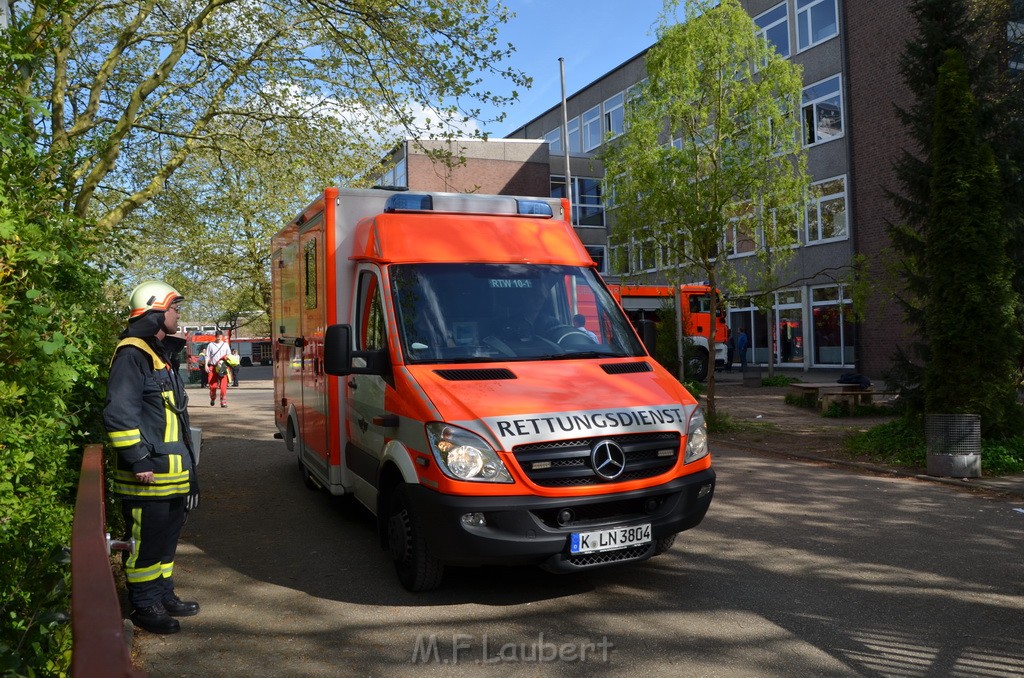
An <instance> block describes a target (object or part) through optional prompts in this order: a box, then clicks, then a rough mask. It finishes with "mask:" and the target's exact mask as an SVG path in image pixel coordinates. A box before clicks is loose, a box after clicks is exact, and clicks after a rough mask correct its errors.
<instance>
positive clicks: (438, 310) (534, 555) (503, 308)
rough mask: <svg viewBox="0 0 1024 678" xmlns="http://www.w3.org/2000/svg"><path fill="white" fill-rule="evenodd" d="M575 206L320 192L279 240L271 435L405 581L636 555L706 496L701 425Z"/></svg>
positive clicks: (416, 587)
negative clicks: (354, 507)
mask: <svg viewBox="0 0 1024 678" xmlns="http://www.w3.org/2000/svg"><path fill="white" fill-rule="evenodd" d="M568 210H569V205H568V203H567V202H566V201H564V200H560V199H553V198H518V197H511V196H485V195H462V194H453V193H414V192H396V191H388V190H378V189H368V190H350V189H336V188H329V189H327V190H326V191H325V192H324V193H323V194H322V195H320V196H318V197H317V198H316V199H315V200H314V201H313V202H312V203H311V204H310V205H309V206H308V207H307V208H306V209H305V210H303V211H302V212H301V213H300V214H299V215H298V216H297V217H296V218H295V219H294V220H293V221H291V222H290V223H289V224H287V225H286V226H285V227H284V228H283V230H281V231H280V232H279V233H278V234H277V235H276V236H275V237H274V238H273V242H272V247H271V250H272V282H273V293H272V294H273V300H272V301H273V309H274V310H273V319H272V320H273V322H272V330H273V334H274V337H273V338H274V346H275V356H274V360H273V374H274V416H275V421H276V425H277V429H278V432H277V434H276V435H277V437H280V438H283V439H284V442H285V444H286V448H287V449H288V450H289V451H290V452H292V453H294V454H295V457H296V460H297V464H298V467H299V471H300V473H301V476H302V478H303V480H304V482H305V483H306V485H307V486H308V487H310V488H314V489H315V488H321V489H325V490H327V491H329V492H330V493H331V494H333V495H351V496H352V497H354V498H355V500H357V501H358V502H359V503H361V504H362V505H364V506H365V507H366V508H367V509H369V511H370V512H371V513H372V514H373V515H374V516H375V518H376V524H377V531H378V535H379V539H380V543H381V546H382V547H383V548H385V549H388V550H389V551H390V555H391V558H392V560H393V562H394V566H395V571H396V573H397V575H398V578H399V580H400V582H401V583H402V585H403V586H405V587H406V588H407V589H409V590H412V591H423V590H428V589H432V588H435V587H437V586H438V585H440V583H441V579H442V574H443V572H444V568H445V566H447V565H452V566H478V565H485V564H503V565H540V566H542V567H544V568H546V569H548V570H550V571H554V572H575V571H581V570H586V569H588V568H594V567H601V566H606V565H613V564H617V563H627V562H636V561H641V560H645V559H647V558H650V557H652V556H654V555H657V554H659V553H662V552H664V551H666V550H667V549H669V548H670V547H671V545H672V544H673V541H674V540H675V538H676V535H677V534H678V533H679V532H682V531H684V530H688V529H690V528H692V527H695V526H696V525H697V524H699V523H700V522H701V520H702V519H703V517H704V515H705V513H706V512H707V510H708V507H709V506H710V503H711V500H712V496H713V493H714V487H715V472H714V469H713V468H712V464H711V455H710V454H709V451H708V445H707V427H706V424H705V421H704V416H703V413H702V411H701V409H700V407H699V406H698V404H697V401H696V400H695V399H694V398H693V397H692V396H691V395H690V393H688V392H687V391H686V390H685V389H684V388H683V387H682V385H680V384H679V382H678V381H677V380H676V379H674V378H673V377H672V376H671V375H670V374H668V373H667V372H666V371H665V370H664V369H663V368H662V367H661V366H660V365H658V363H657V362H656V361H654V360H653V359H652V358H651V356H650V355H649V354H648V352H647V350H646V349H645V346H644V343H643V342H642V341H641V339H640V338H639V337H638V335H637V332H636V331H635V330H634V328H633V327H632V325H631V324H630V323H629V321H628V319H627V318H626V316H625V315H624V313H623V312H622V309H621V307H620V306H619V305H618V304H617V303H616V301H615V299H614V298H613V296H612V294H611V293H610V292H609V290H608V288H607V287H606V286H605V284H604V282H603V281H602V280H601V278H600V276H599V275H598V273H597V271H596V267H595V264H594V262H593V261H592V260H591V258H590V256H589V255H588V254H587V252H586V249H585V248H584V247H583V245H582V243H581V242H580V240H579V238H578V237H577V236H576V233H575V232H574V230H573V228H572V226H571V225H570V224H569V223H568V222H567V220H566V215H567V214H568ZM578 316H582V318H580V317H578ZM581 323H582V324H581Z"/></svg>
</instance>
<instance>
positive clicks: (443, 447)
mask: <svg viewBox="0 0 1024 678" xmlns="http://www.w3.org/2000/svg"><path fill="white" fill-rule="evenodd" d="M427 439H428V440H429V441H430V449H431V450H433V452H434V459H435V460H436V461H437V465H438V466H439V467H440V468H441V471H443V472H444V474H445V475H446V476H448V477H450V478H455V479H456V480H470V481H475V482H483V483H511V482H512V476H511V475H509V472H508V469H506V468H505V464H504V463H502V461H501V459H500V458H499V457H498V453H497V452H495V451H494V449H493V448H492V447H491V446H490V445H488V444H487V442H486V441H485V440H484V439H483V438H481V437H480V436H478V435H477V434H475V433H472V432H470V431H467V430H466V429H462V428H456V427H454V426H450V425H448V424H442V423H433V424H427Z"/></svg>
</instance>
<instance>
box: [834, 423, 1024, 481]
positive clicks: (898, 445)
mask: <svg viewBox="0 0 1024 678" xmlns="http://www.w3.org/2000/svg"><path fill="white" fill-rule="evenodd" d="M844 446H845V448H846V451H847V452H849V453H850V454H851V455H854V456H863V457H867V458H868V459H870V460H871V461H874V462H878V463H882V464H888V465H891V466H904V467H909V468H924V467H925V466H927V465H928V453H927V448H926V446H925V439H924V423H923V422H920V421H912V420H909V419H907V418H900V419H894V420H893V421H889V422H886V423H884V424H880V425H878V426H875V427H873V428H871V429H870V430H868V431H864V432H863V433H855V434H853V435H851V436H849V437H847V438H846V440H845V441H844ZM981 470H982V473H983V474H984V475H986V476H1002V475H1009V474H1013V473H1024V437H1022V436H1017V437H1013V438H1004V439H1001V440H982V441H981Z"/></svg>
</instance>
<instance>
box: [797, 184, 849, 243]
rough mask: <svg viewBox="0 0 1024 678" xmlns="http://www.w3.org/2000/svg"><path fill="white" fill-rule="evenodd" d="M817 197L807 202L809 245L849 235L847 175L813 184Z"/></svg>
mask: <svg viewBox="0 0 1024 678" xmlns="http://www.w3.org/2000/svg"><path fill="white" fill-rule="evenodd" d="M812 189H813V191H814V195H815V197H814V198H812V199H811V201H810V202H809V203H808V204H807V210H806V217H807V220H806V224H807V230H806V232H807V238H806V240H805V241H804V242H806V243H807V244H808V245H810V244H814V243H817V242H826V241H829V240H841V239H843V238H846V237H847V227H846V177H838V178H836V179H829V180H827V181H822V182H820V183H817V184H813V185H812Z"/></svg>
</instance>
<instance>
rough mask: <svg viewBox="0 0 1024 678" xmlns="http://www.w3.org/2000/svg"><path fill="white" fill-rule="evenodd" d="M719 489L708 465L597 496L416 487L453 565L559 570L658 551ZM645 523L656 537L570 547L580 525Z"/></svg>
mask: <svg viewBox="0 0 1024 678" xmlns="http://www.w3.org/2000/svg"><path fill="white" fill-rule="evenodd" d="M714 488H715V472H714V470H713V469H707V470H704V471H700V472H698V473H694V474H691V475H687V476H683V477H681V478H676V479H675V480H672V481H670V482H668V483H665V484H663V485H658V486H656V487H650V488H645V489H643V490H633V491H631V492H622V493H616V494H605V495H599V496H590V497H534V496H525V497H524V496H514V497H476V496H474V497H465V496H456V495H445V494H440V493H438V492H435V491H433V490H431V489H428V488H426V487H424V486H422V485H415V486H411V487H410V488H409V491H410V500H411V501H412V508H413V510H414V511H417V512H418V513H419V515H420V516H422V520H421V521H420V524H421V525H422V526H423V529H424V530H425V532H426V534H425V537H426V540H427V544H428V545H429V548H430V553H431V555H432V556H433V557H434V558H437V559H438V560H440V561H442V562H444V563H446V564H449V565H461V566H476V565H525V564H535V565H542V566H543V567H545V568H546V569H549V570H551V571H555V572H572V571H576V570H581V569H589V568H592V567H598V566H601V565H610V564H613V563H620V562H625V561H638V560H645V559H647V558H650V557H651V556H652V555H654V550H655V547H656V542H657V540H658V539H662V538H664V537H669V536H671V535H673V534H676V533H678V532H682V531H684V530H688V529H690V528H691V527H695V526H697V525H698V524H699V523H700V521H701V520H703V518H704V514H706V513H707V511H708V507H709V506H710V505H711V498H712V496H713V495H714ZM566 512H568V513H566ZM467 513H482V514H484V516H485V517H486V521H487V524H486V525H485V526H482V527H478V526H467V525H465V524H463V522H462V520H461V517H462V516H463V515H464V514H467ZM560 516H561V518H560ZM566 518H569V519H568V520H567V519H566ZM643 523H650V524H651V536H652V537H653V541H652V542H651V543H650V544H646V545H643V546H638V547H632V548H627V549H620V550H618V551H606V552H602V553H590V554H584V555H572V554H570V553H569V535H570V534H572V533H573V532H585V531H589V530H599V529H606V528H612V527H620V526H630V525H640V524H643Z"/></svg>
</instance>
